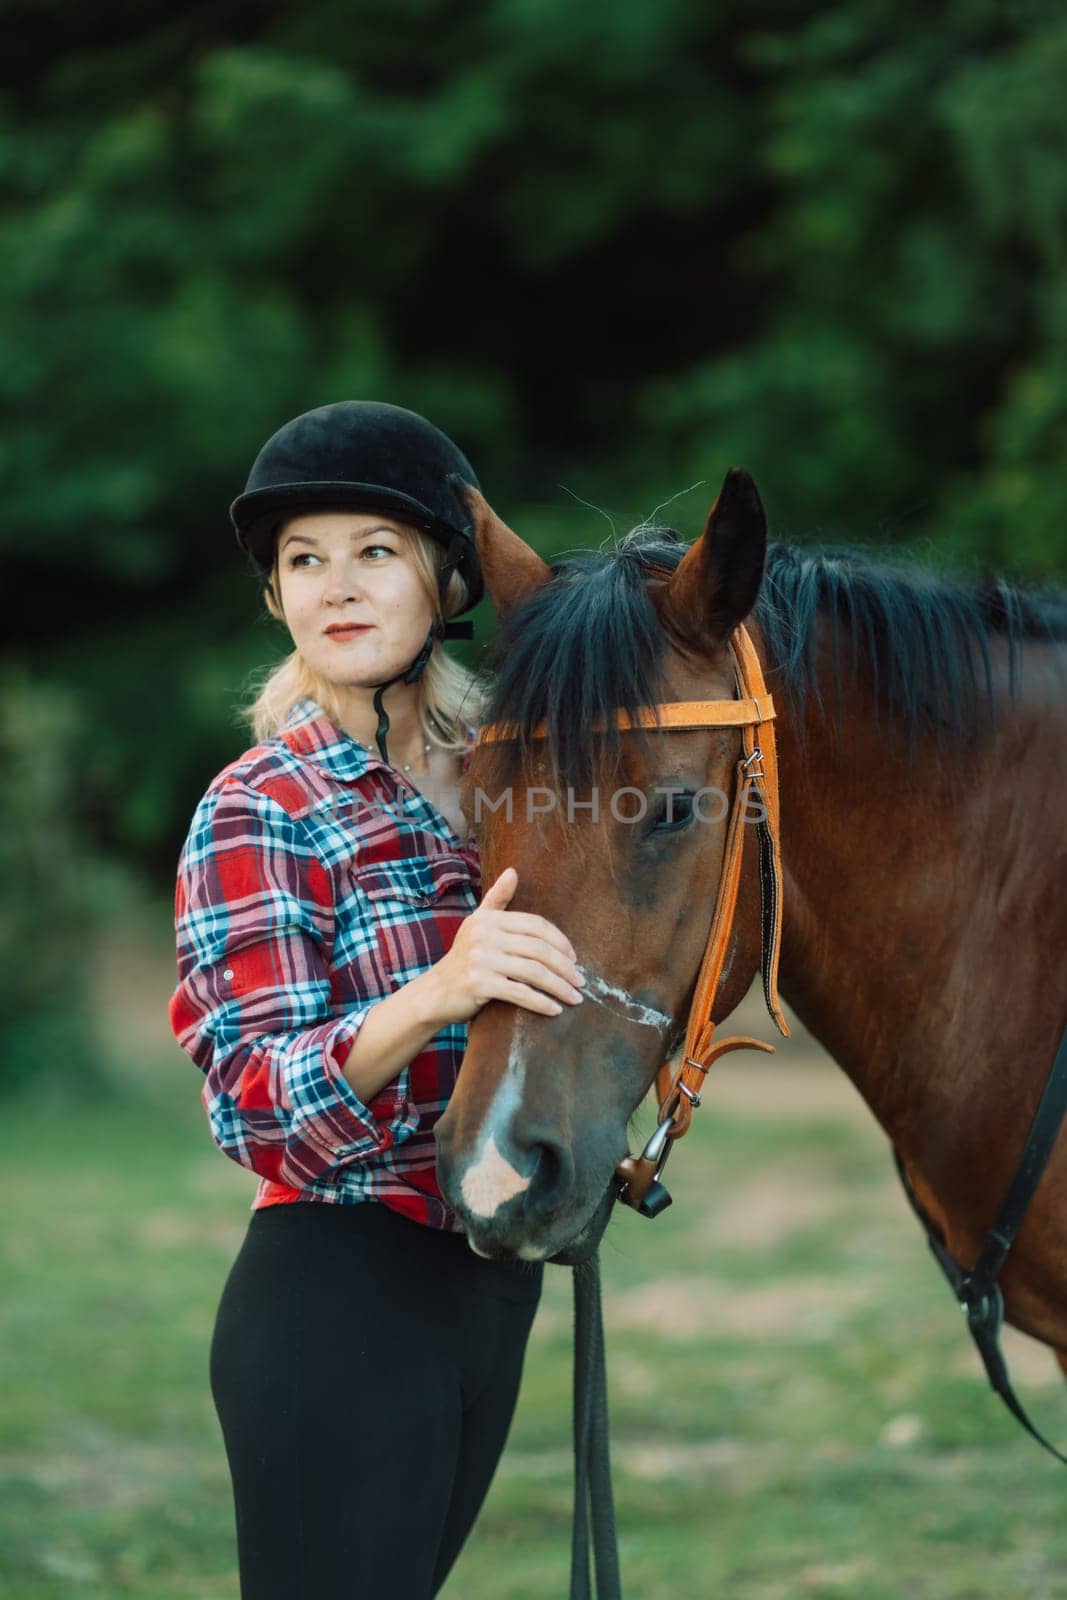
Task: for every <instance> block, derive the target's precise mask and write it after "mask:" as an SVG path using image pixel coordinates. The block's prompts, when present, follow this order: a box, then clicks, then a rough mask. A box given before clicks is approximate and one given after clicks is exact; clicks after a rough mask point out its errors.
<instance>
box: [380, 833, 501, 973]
mask: <svg viewBox="0 0 1067 1600" xmlns="http://www.w3.org/2000/svg"><path fill="white" fill-rule="evenodd" d="M352 885H353V888H354V890H355V892H356V895H357V896H358V897H359V898H360V900H361V902H362V908H363V911H364V914H365V916H366V917H367V918H368V920H371V921H373V923H374V927H375V936H376V939H377V943H378V954H379V957H380V959H381V962H382V964H383V966H384V968H385V970H386V972H387V973H388V975H389V978H390V981H391V982H392V983H393V985H394V986H395V987H397V988H399V987H400V985H401V984H404V983H407V982H408V980H409V979H411V978H414V977H416V976H417V975H418V974H419V973H420V972H425V971H427V969H428V968H429V967H432V966H433V965H434V964H435V962H438V961H440V959H441V957H442V956H444V955H447V953H448V951H449V950H450V949H451V948H452V941H453V939H454V938H455V937H456V933H457V932H458V930H459V925H460V923H461V922H462V921H463V919H464V917H467V916H469V915H470V913H471V912H472V911H474V910H475V909H476V907H477V905H478V898H477V895H476V894H475V892H474V888H473V886H472V884H471V876H470V869H469V867H468V866H467V863H466V862H465V861H464V860H463V857H462V856H459V855H455V854H452V853H450V852H447V851H442V852H440V853H439V854H434V855H432V856H404V857H401V858H400V859H398V860H396V861H375V862H373V863H368V864H367V865H365V866H356V867H353V869H352Z"/></svg>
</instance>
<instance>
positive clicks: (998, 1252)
mask: <svg viewBox="0 0 1067 1600" xmlns="http://www.w3.org/2000/svg"><path fill="white" fill-rule="evenodd" d="M1065 1113H1067V1032H1065V1033H1064V1035H1063V1038H1062V1039H1061V1040H1060V1047H1059V1049H1058V1050H1057V1052H1056V1059H1055V1061H1054V1062H1053V1063H1052V1071H1051V1073H1050V1074H1049V1079H1048V1082H1047V1084H1046V1085H1045V1092H1044V1094H1043V1095H1042V1096H1041V1104H1040V1105H1039V1106H1038V1108H1037V1112H1036V1114H1035V1116H1034V1120H1033V1124H1032V1126H1031V1128H1030V1137H1029V1138H1028V1139H1027V1141H1026V1147H1025V1149H1024V1150H1023V1153H1022V1157H1021V1158H1020V1161H1019V1165H1018V1166H1017V1167H1016V1169H1015V1175H1014V1177H1013V1178H1012V1180H1011V1182H1010V1183H1009V1185H1008V1192H1007V1194H1006V1195H1005V1196H1004V1202H1003V1204H1002V1205H1001V1208H1000V1213H999V1215H998V1217H997V1220H996V1222H994V1224H993V1226H992V1227H991V1228H990V1230H989V1232H988V1233H987V1234H986V1236H985V1239H984V1240H983V1242H982V1248H981V1250H980V1251H979V1252H978V1260H977V1261H976V1262H975V1264H974V1266H973V1267H972V1268H971V1270H970V1271H969V1272H967V1271H965V1270H964V1269H963V1267H961V1266H960V1265H959V1263H958V1262H957V1261H956V1260H955V1259H954V1258H953V1256H952V1255H951V1254H950V1253H949V1251H948V1248H947V1247H946V1245H945V1243H944V1240H943V1239H941V1238H940V1237H939V1235H938V1234H937V1232H936V1231H935V1229H934V1225H933V1223H932V1222H931V1221H930V1218H929V1217H928V1216H927V1215H926V1212H925V1211H924V1209H923V1207H922V1205H921V1204H920V1202H919V1199H918V1196H917V1195H916V1193H915V1191H914V1189H913V1188H912V1186H911V1183H910V1182H909V1180H908V1175H907V1173H906V1172H905V1170H904V1163H903V1162H902V1161H901V1159H900V1155H899V1153H898V1152H897V1151H896V1150H894V1151H893V1159H894V1160H895V1161H896V1164H897V1171H898V1172H899V1174H900V1181H901V1183H902V1184H903V1185H904V1193H905V1194H906V1195H907V1197H908V1199H909V1201H910V1202H911V1207H912V1210H913V1211H914V1212H915V1215H916V1216H917V1217H918V1219H919V1221H920V1222H921V1223H922V1225H923V1227H924V1228H925V1230H926V1242H927V1244H928V1245H929V1246H930V1249H931V1250H932V1251H933V1254H934V1257H935V1259H936V1260H937V1263H938V1265H939V1266H940V1268H941V1270H942V1272H943V1273H944V1274H945V1277H946V1278H947V1279H948V1281H949V1283H950V1284H951V1285H952V1291H953V1293H954V1294H955V1296H956V1299H957V1300H958V1301H959V1303H960V1305H961V1307H962V1308H963V1310H964V1311H965V1312H966V1313H967V1326H968V1327H969V1328H970V1330H971V1335H972V1337H973V1339H974V1342H975V1344H976V1345H977V1346H978V1354H979V1355H980V1356H981V1358H982V1364H983V1366H984V1367H985V1370H986V1375H987V1377H988V1378H989V1382H990V1384H991V1385H992V1387H993V1389H994V1390H995V1391H996V1393H997V1394H999V1395H1000V1398H1001V1399H1002V1400H1003V1401H1004V1404H1005V1405H1006V1406H1007V1407H1008V1410H1009V1411H1010V1412H1011V1413H1012V1415H1013V1416H1015V1417H1017V1418H1018V1420H1019V1421H1020V1422H1021V1423H1022V1425H1023V1427H1024V1428H1025V1429H1026V1431H1027V1433H1029V1434H1031V1435H1032V1436H1033V1437H1034V1438H1035V1439H1036V1440H1037V1442H1038V1444H1040V1445H1044V1447H1045V1449H1046V1450H1048V1451H1049V1452H1050V1453H1051V1454H1052V1455H1054V1456H1055V1457H1056V1460H1057V1461H1062V1462H1063V1464H1064V1466H1067V1456H1064V1455H1061V1453H1060V1452H1059V1451H1058V1450H1057V1449H1056V1447H1055V1445H1053V1444H1050V1442H1049V1441H1048V1439H1046V1438H1045V1436H1044V1434H1043V1433H1040V1432H1039V1431H1038V1429H1037V1428H1035V1427H1034V1425H1033V1423H1032V1422H1031V1421H1030V1418H1029V1417H1028V1416H1027V1415H1026V1412H1025V1411H1024V1410H1023V1408H1022V1405H1021V1404H1020V1402H1019V1400H1018V1397H1017V1396H1016V1394H1015V1390H1014V1389H1013V1388H1012V1386H1011V1380H1010V1378H1009V1377H1008V1369H1007V1366H1006V1364H1005V1361H1004V1352H1003V1351H1002V1350H1001V1348H1000V1329H1001V1324H1002V1323H1003V1321H1004V1296H1003V1294H1002V1293H1001V1288H1000V1284H999V1283H998V1282H997V1280H998V1278H999V1277H1000V1269H1001V1267H1002V1266H1003V1265H1004V1261H1005V1258H1006V1257H1007V1254H1008V1251H1009V1250H1010V1249H1011V1247H1012V1245H1013V1243H1014V1242H1015V1235H1016V1234H1017V1233H1018V1231H1019V1228H1020V1226H1021V1224H1022V1220H1023V1218H1024V1217H1025V1215H1026V1211H1027V1207H1028V1206H1029V1204H1030V1201H1031V1200H1032V1199H1033V1197H1034V1194H1035V1192H1036V1190H1037V1186H1038V1184H1039V1183H1040V1182H1041V1175H1042V1173H1043V1172H1044V1170H1045V1167H1046V1165H1047V1164H1048V1159H1049V1156H1050V1155H1051V1154H1052V1150H1053V1147H1054V1145H1055V1143H1056V1138H1057V1136H1058V1134H1059V1131H1060V1127H1061V1124H1062V1122H1063V1118H1064V1114H1065Z"/></svg>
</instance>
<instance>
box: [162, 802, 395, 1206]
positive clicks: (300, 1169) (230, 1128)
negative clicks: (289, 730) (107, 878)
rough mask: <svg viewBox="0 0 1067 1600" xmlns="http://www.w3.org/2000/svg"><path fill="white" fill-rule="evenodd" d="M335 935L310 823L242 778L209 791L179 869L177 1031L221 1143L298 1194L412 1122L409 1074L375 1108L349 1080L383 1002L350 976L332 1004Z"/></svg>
mask: <svg viewBox="0 0 1067 1600" xmlns="http://www.w3.org/2000/svg"><path fill="white" fill-rule="evenodd" d="M333 927H334V886H333V882H332V879H331V874H330V871H329V869H328V868H327V866H326V865H324V863H323V862H322V861H321V860H320V859H319V857H318V856H317V854H316V852H315V850H314V849H313V847H312V846H311V844H310V842H309V839H308V836H307V832H306V830H305V828H304V826H303V824H302V822H301V821H300V820H299V819H298V818H294V817H291V816H290V815H289V813H288V812H287V811H286V810H285V809H284V807H283V806H282V805H281V804H280V803H279V802H278V801H277V800H276V799H275V798H273V797H272V796H271V795H269V794H266V793H263V792H261V791H260V790H257V789H254V788H252V787H250V786H248V785H246V784H244V783H242V782H241V781H240V780H232V779H231V780H230V781H227V782H224V783H222V784H220V785H219V786H218V787H217V788H212V789H210V790H209V791H208V793H207V794H206V795H205V796H204V798H203V799H202V800H201V802H200V804H199V806H198V807H197V809H196V812H195V814H194V816H193V821H192V825H191V827H190V830H189V834H188V837H187V839H186V841H185V844H184V846H183V848H182V853H181V857H180V860H179V863H178V882H177V889H176V893H175V928H176V933H177V947H178V986H177V988H176V989H175V990H174V993H173V994H172V996H171V999H170V1005H169V1015H170V1022H171V1027H172V1029H173V1032H174V1035H175V1037H176V1039H177V1040H178V1043H179V1044H180V1045H181V1047H182V1049H183V1050H185V1051H186V1053H187V1054H188V1055H189V1056H190V1057H191V1058H192V1060H193V1061H194V1062H196V1064H197V1065H198V1066H199V1067H200V1069H201V1070H202V1071H203V1073H204V1075H205V1082H204V1086H203V1101H204V1106H205V1109H206V1111H207V1114H208V1118H209V1121H210V1124H211V1131H212V1134H213V1136H214V1139H215V1142H216V1143H217V1144H218V1146H219V1148H220V1149H221V1150H223V1151H224V1153H225V1154H226V1155H228V1156H230V1157H231V1158H232V1159H233V1160H234V1161H237V1162H239V1163H240V1164H241V1165H242V1166H244V1167H248V1168H250V1169H251V1170H252V1171H253V1172H256V1173H258V1174H259V1175H260V1177H264V1178H269V1179H271V1180H272V1181H274V1182H276V1183H282V1184H286V1185H289V1186H291V1187H295V1188H301V1187H304V1186H305V1185H307V1184H309V1183H311V1182H314V1181H315V1180H320V1179H323V1178H328V1177H329V1174H330V1173H331V1171H333V1170H335V1169H339V1168H341V1167H344V1166H346V1165H348V1164H349V1163H351V1162H355V1161H364V1160H368V1159H372V1158H374V1157H376V1156H378V1155H380V1154H381V1153H382V1152H384V1151H386V1150H388V1149H390V1148H391V1147H392V1146H393V1145H394V1144H399V1143H401V1142H403V1140H404V1139H406V1138H407V1137H409V1136H410V1134H411V1132H412V1131H413V1130H414V1129H415V1127H416V1126H417V1124H418V1109H417V1107H416V1106H415V1105H414V1104H413V1102H412V1100H411V1097H410V1095H409V1092H408V1068H407V1067H404V1068H403V1070H402V1071H401V1072H400V1073H399V1075H398V1076H397V1078H396V1079H395V1080H394V1081H393V1082H392V1083H390V1084H387V1085H386V1087H385V1088H384V1089H383V1090H382V1091H381V1093H379V1094H377V1095H375V1097H374V1099H373V1100H372V1101H371V1103H370V1104H369V1105H366V1104H364V1103H363V1101H362V1100H360V1098H359V1096H358V1095H357V1094H356V1093H355V1091H354V1090H353V1089H352V1087H351V1085H350V1084H349V1083H348V1081H347V1080H346V1079H345V1077H344V1076H343V1074H342V1070H341V1069H342V1066H343V1064H344V1062H345V1059H346V1057H347V1055H348V1052H349V1050H350V1048H351V1045H352V1042H353V1040H354V1039H355V1037H356V1035H357V1033H358V1032H359V1029H360V1027H361V1026H362V1023H363V1021H364V1019H365V1017H366V1016H367V1014H368V1012H369V1011H370V1010H371V1008H372V1006H373V1005H374V1004H376V1003H377V1001H378V1000H379V999H381V998H384V996H381V995H377V994H369V993H368V994H367V995H366V996H365V998H364V1003H362V1004H361V1003H360V1000H359V998H358V988H359V984H358V972H353V971H352V970H350V971H349V973H348V974H347V977H346V983H345V985H344V988H345V991H346V995H347V998H346V1000H345V1001H344V1002H342V1001H340V1000H339V999H338V998H337V995H338V992H339V990H338V987H337V974H336V973H334V972H332V971H331V967H330V961H329V957H330V951H331V946H332V938H333ZM353 978H355V979H356V983H355V991H356V993H357V999H356V1003H355V1005H353V1004H352V999H351V996H352V994H353V982H352V979H353ZM342 1006H344V1009H341V1008H342Z"/></svg>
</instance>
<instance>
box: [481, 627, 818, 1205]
mask: <svg viewBox="0 0 1067 1600" xmlns="http://www.w3.org/2000/svg"><path fill="white" fill-rule="evenodd" d="M729 649H730V656H731V660H732V663H733V668H734V675H735V678H736V682H737V691H738V697H737V699H734V700H675V701H667V702H663V703H660V704H658V705H655V706H649V707H647V708H643V709H642V710H640V711H639V712H638V713H637V715H636V717H633V718H631V717H630V716H629V715H628V714H627V713H626V712H624V711H618V712H616V713H615V718H614V726H615V727H616V728H618V729H620V730H625V729H628V728H633V727H635V726H636V727H645V728H654V727H659V728H666V729H676V728H740V729H741V737H742V755H741V759H740V760H739V761H738V763H737V777H736V784H735V788H734V798H733V804H732V807H731V811H730V820H729V823H728V825H727V831H726V848H725V852H724V855H723V865H722V876H721V877H720V879H719V891H718V894H717V896H716V900H715V911H714V914H713V916H712V920H711V927H710V928H709V930H708V939H707V945H706V946H705V949H704V958H703V960H702V962H701V964H700V971H699V973H698V975H697V980H696V988H695V990H694V994H693V1003H692V1006H691V1008H690V1012H689V1021H688V1025H687V1027H686V1034H685V1045H684V1047H683V1050H682V1063H681V1066H680V1067H679V1068H678V1069H677V1071H674V1070H673V1069H672V1065H671V1062H672V1061H673V1060H674V1059H675V1058H674V1057H672V1058H671V1061H666V1062H664V1064H663V1066H661V1067H660V1069H659V1071H658V1072H657V1073H656V1093H657V1095H658V1097H659V1121H658V1126H657V1127H656V1130H655V1132H654V1133H653V1134H652V1137H651V1138H650V1139H649V1141H648V1143H647V1144H646V1145H645V1148H644V1150H643V1151H642V1153H641V1154H640V1155H639V1156H625V1157H624V1158H623V1160H622V1161H620V1162H619V1164H618V1166H617V1167H616V1169H615V1171H616V1175H617V1177H618V1178H620V1179H621V1187H620V1189H619V1194H618V1198H619V1199H620V1200H621V1201H622V1202H623V1204H625V1205H628V1206H632V1207H633V1208H634V1209H635V1210H637V1211H639V1212H640V1213H641V1214H642V1215H643V1216H648V1217H654V1216H658V1215H659V1213H660V1212H661V1211H663V1210H665V1209H666V1207H667V1206H669V1205H670V1203H671V1197H670V1195H669V1194H668V1192H667V1190H666V1189H665V1188H664V1186H663V1184H662V1182H661V1181H660V1179H661V1175H662V1172H663V1167H664V1164H665V1163H666V1160H667V1156H668V1155H669V1154H670V1150H671V1146H672V1145H673V1144H674V1142H675V1140H677V1139H681V1138H682V1137H683V1135H685V1134H686V1133H688V1131H689V1126H690V1123H691V1121H692V1116H693V1112H694V1111H695V1110H696V1109H697V1107H698V1106H699V1105H700V1095H701V1089H702V1088H703V1084H704V1079H705V1078H706V1077H707V1074H708V1073H709V1072H710V1071H711V1068H712V1066H713V1065H714V1064H715V1062H716V1061H717V1060H718V1059H719V1057H720V1056H723V1055H726V1054H728V1052H729V1051H731V1050H763V1051H766V1052H767V1053H769V1054H773V1053H774V1046H773V1045H771V1044H765V1043H764V1042H763V1040H761V1039H753V1038H750V1037H749V1036H748V1035H747V1034H738V1035H735V1036H733V1037H731V1038H728V1039H720V1040H719V1041H718V1042H717V1043H716V1042H713V1041H714V1035H715V1023H714V1021H713V1020H712V1015H711V1013H712V1010H713V1007H714V1004H715V997H716V994H717V993H718V988H719V982H720V979H721V977H722V968H723V962H724V960H725V957H726V950H727V947H728V945H729V943H730V937H731V935H732V933H733V928H734V920H735V918H736V914H737V899H738V893H739V890H740V886H741V862H742V855H743V849H744V837H745V836H744V830H745V828H746V826H753V825H754V826H755V827H756V828H757V831H758V835H759V876H760V906H761V917H760V944H761V951H762V955H761V961H760V965H761V968H762V972H763V994H764V999H765V1001H766V1004H767V1010H768V1011H769V1013H770V1016H771V1020H772V1021H773V1023H774V1025H775V1027H776V1028H777V1029H778V1031H779V1033H780V1034H781V1035H782V1037H783V1038H788V1037H789V1028H788V1026H787V1025H786V1021H785V1018H784V1016H783V1015H782V1009H781V1004H780V1002H779V999H778V958H779V953H780V949H781V941H782V859H781V844H780V831H779V810H778V755H777V748H776V745H775V737H774V716H775V712H774V701H773V699H772V697H771V696H770V695H769V694H768V693H767V686H766V684H765V682H764V678H763V669H762V667H761V665H760V660H759V656H758V655H757V653H756V649H755V646H754V645H753V643H752V640H751V638H750V637H749V635H748V632H747V631H746V629H745V628H744V627H740V626H739V627H737V628H736V629H735V630H734V633H733V634H732V636H731V638H730V644H729ZM593 731H594V732H596V731H602V727H601V724H600V723H599V722H598V723H596V724H594V727H593ZM545 733H546V729H545V724H544V723H543V722H540V723H538V725H537V726H536V728H534V730H533V733H532V735H531V737H533V738H535V739H536V738H544V737H545ZM517 736H518V733H517V730H516V729H515V728H514V727H513V726H512V725H511V724H509V723H492V724H490V725H489V726H488V727H485V728H483V729H481V730H480V732H479V735H478V743H479V744H489V743H497V742H500V741H503V740H510V739H515V738H516V737H517ZM753 800H754V801H756V802H757V807H758V809H757V813H756V814H757V818H758V820H756V821H755V823H753V821H752V819H751V818H750V817H749V816H748V808H749V805H750V802H751V801H753Z"/></svg>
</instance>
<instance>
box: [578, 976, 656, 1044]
mask: <svg viewBox="0 0 1067 1600" xmlns="http://www.w3.org/2000/svg"><path fill="white" fill-rule="evenodd" d="M578 970H579V972H584V973H585V980H586V981H585V984H584V985H583V988H582V993H583V995H584V996H585V998H586V999H587V1000H595V1001H596V1003H597V1005H598V1006H603V1007H604V1010H605V1011H610V1012H612V1014H613V1015H614V1016H617V1017H622V1019H623V1021H624V1022H636V1023H637V1024H638V1026H639V1027H642V1028H656V1029H657V1030H658V1031H659V1032H660V1033H669V1032H670V1030H671V1029H672V1028H673V1027H674V1018H673V1017H668V1016H667V1014H666V1013H665V1012H663V1011H657V1010H656V1009H655V1007H654V1006H645V1005H642V1004H641V1002H640V1001H639V1000H635V999H634V997H633V995H632V994H629V993H627V991H626V990H625V989H620V988H618V987H617V986H616V985H615V984H614V983H608V981H607V979H606V978H600V977H598V976H597V974H596V973H595V972H590V971H589V968H588V967H579V969H578ZM605 995H611V997H612V999H613V1000H620V1001H621V1002H622V1005H623V1007H624V1008H625V1009H623V1010H620V1009H619V1008H618V1007H617V1006H609V1005H608V1003H607V1001H606V1000H605V999H604V996H605Z"/></svg>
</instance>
